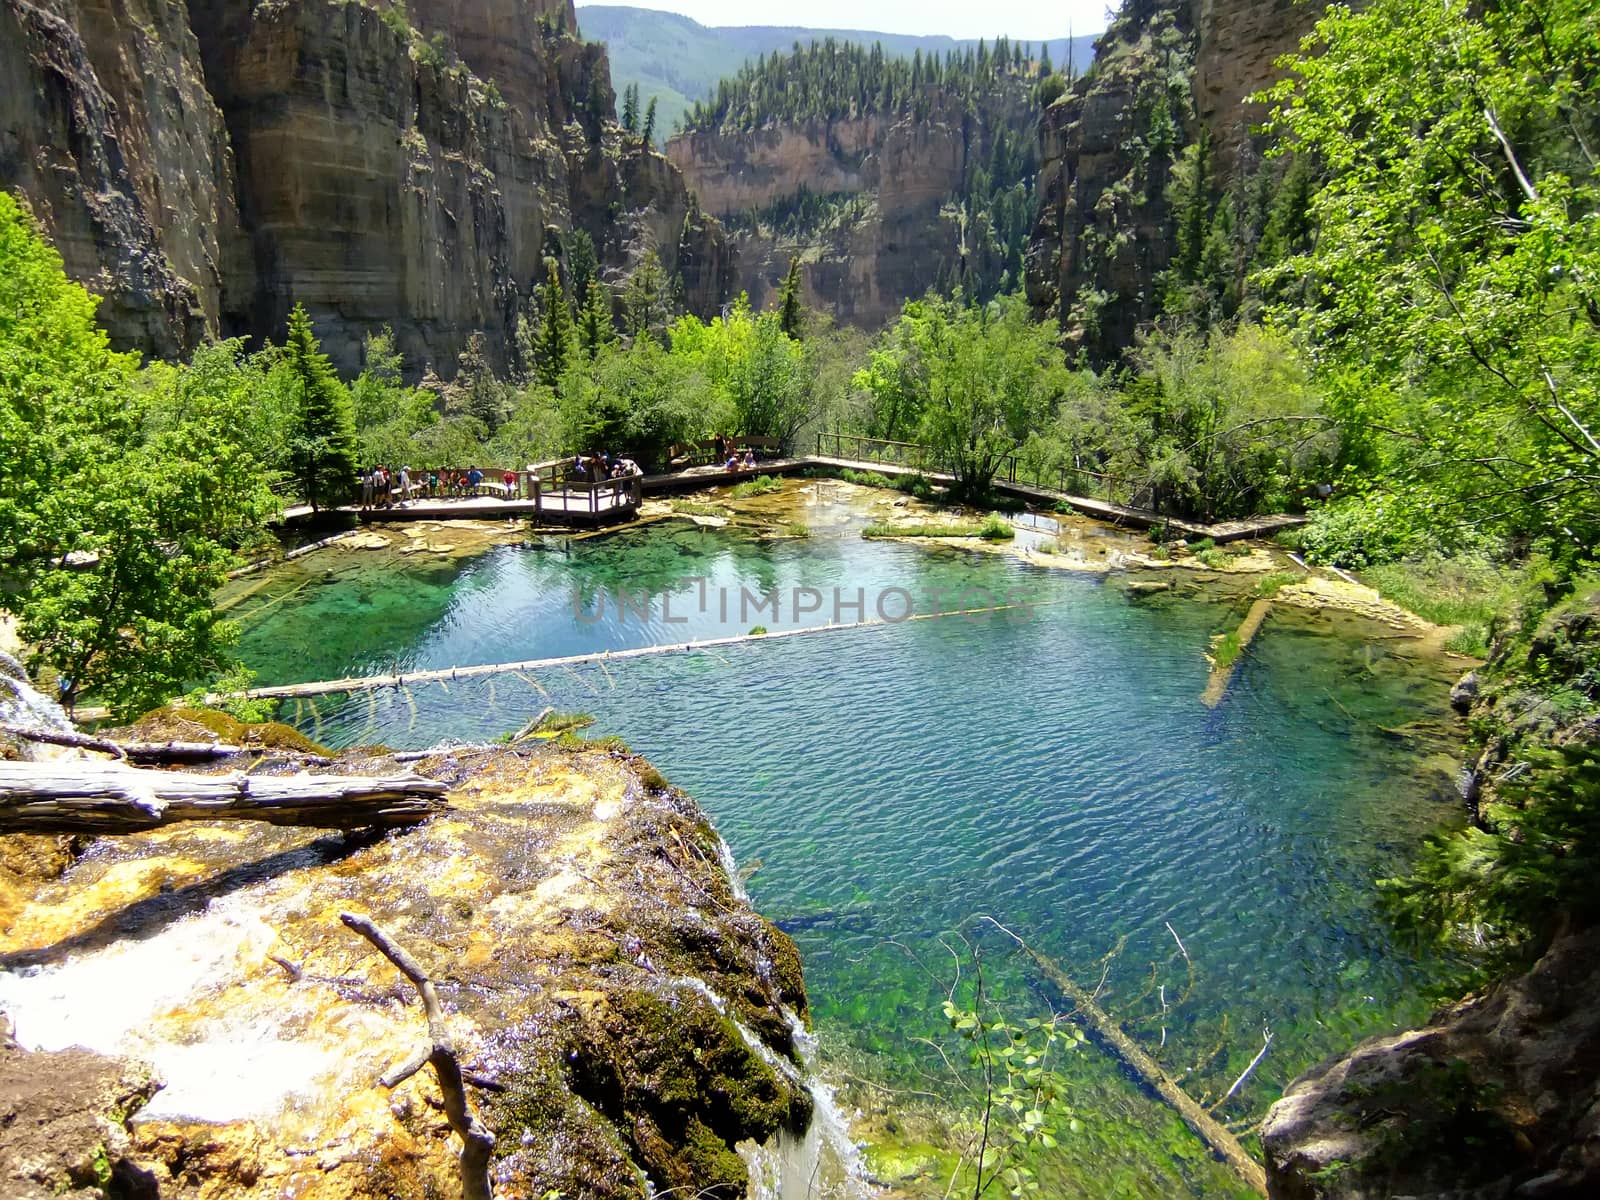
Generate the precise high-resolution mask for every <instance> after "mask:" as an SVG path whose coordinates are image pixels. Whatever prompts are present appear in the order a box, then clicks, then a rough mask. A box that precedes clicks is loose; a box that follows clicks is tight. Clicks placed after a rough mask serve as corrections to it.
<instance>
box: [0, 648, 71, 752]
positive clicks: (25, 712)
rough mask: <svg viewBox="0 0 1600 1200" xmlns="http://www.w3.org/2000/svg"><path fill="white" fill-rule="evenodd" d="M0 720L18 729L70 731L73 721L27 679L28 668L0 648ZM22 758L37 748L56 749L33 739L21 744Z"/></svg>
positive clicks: (40, 749)
mask: <svg viewBox="0 0 1600 1200" xmlns="http://www.w3.org/2000/svg"><path fill="white" fill-rule="evenodd" d="M0 724H5V725H12V726H16V727H17V728H20V729H46V730H52V731H54V732H56V733H71V732H73V729H72V722H71V721H69V720H68V719H67V714H66V711H65V710H64V709H63V708H62V707H61V706H60V705H59V704H57V703H56V702H55V701H54V700H51V699H50V698H49V697H48V696H46V695H44V693H42V692H40V691H39V690H37V689H36V688H35V687H34V686H33V684H32V683H30V682H29V681H28V672H27V671H26V670H24V669H23V666H22V664H21V663H19V662H18V661H17V660H16V659H14V658H12V657H11V655H9V654H7V653H5V652H4V651H0ZM20 749H21V751H22V755H23V757H24V758H25V759H31V758H32V757H33V756H35V755H38V754H39V753H40V751H46V752H47V753H48V754H55V753H59V751H54V750H49V749H48V748H47V747H43V746H40V745H38V744H37V743H33V742H24V743H23V744H22V746H21V747H20Z"/></svg>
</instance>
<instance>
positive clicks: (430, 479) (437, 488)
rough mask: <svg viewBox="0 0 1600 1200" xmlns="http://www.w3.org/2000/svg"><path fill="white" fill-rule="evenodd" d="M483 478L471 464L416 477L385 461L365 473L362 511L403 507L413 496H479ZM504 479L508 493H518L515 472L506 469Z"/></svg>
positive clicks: (362, 482) (429, 472)
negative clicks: (457, 469)
mask: <svg viewBox="0 0 1600 1200" xmlns="http://www.w3.org/2000/svg"><path fill="white" fill-rule="evenodd" d="M483 479H484V475H483V472H482V471H480V470H478V468H477V467H468V468H467V469H466V470H465V471H456V470H448V469H447V470H442V471H441V470H438V469H431V470H429V471H427V472H426V473H423V472H418V473H417V475H416V476H415V477H413V476H412V474H411V468H410V467H401V468H400V469H399V470H398V471H391V470H390V469H389V468H388V467H386V466H383V465H381V464H380V465H378V466H376V467H368V468H366V469H364V470H363V471H362V472H361V479H360V482H361V510H362V511H363V512H366V511H368V510H370V509H374V508H393V507H394V506H395V505H397V504H398V505H401V506H402V507H403V506H404V505H405V503H406V501H407V500H410V499H411V498H412V496H413V495H422V496H426V497H427V498H428V499H430V500H432V499H440V498H442V497H445V496H475V495H477V494H478V488H479V486H480V485H481V484H482V483H483ZM501 482H502V483H503V484H504V485H505V488H506V495H508V496H510V495H514V494H515V493H516V486H517V473H516V472H515V471H510V470H508V471H506V472H505V474H504V475H503V476H502V477H501Z"/></svg>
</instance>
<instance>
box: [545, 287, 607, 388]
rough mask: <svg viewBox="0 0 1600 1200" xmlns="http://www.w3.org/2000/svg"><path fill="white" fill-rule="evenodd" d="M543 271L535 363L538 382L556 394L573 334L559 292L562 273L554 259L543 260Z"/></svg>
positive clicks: (573, 338)
mask: <svg viewBox="0 0 1600 1200" xmlns="http://www.w3.org/2000/svg"><path fill="white" fill-rule="evenodd" d="M544 269H545V285H544V325H543V328H542V330H541V332H540V334H539V344H538V347H537V348H536V350H535V361H536V362H537V363H538V365H539V382H540V383H542V384H544V385H545V387H547V388H552V389H555V390H558V391H559V390H560V389H559V384H560V382H561V375H562V373H563V372H564V371H565V370H566V369H567V363H568V361H569V360H570V359H571V357H572V348H573V342H574V341H575V340H576V335H575V333H574V331H573V326H572V312H571V310H570V309H568V307H567V296H566V293H565V292H564V291H562V289H561V272H560V270H559V268H558V267H557V266H556V260H555V259H553V258H547V259H545V260H544ZM597 337H598V334H597ZM591 357H592V356H591Z"/></svg>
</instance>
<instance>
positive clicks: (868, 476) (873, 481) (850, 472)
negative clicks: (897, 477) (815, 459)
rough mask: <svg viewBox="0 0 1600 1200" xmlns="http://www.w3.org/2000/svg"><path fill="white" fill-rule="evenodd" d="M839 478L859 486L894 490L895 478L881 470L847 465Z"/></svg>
mask: <svg viewBox="0 0 1600 1200" xmlns="http://www.w3.org/2000/svg"><path fill="white" fill-rule="evenodd" d="M839 478H840V479H842V480H844V481H845V482H846V483H853V484H855V485H856V486H857V487H873V488H884V489H886V490H890V491H892V490H894V480H892V479H890V478H889V477H888V476H887V475H884V474H883V473H881V472H879V471H857V470H856V469H855V468H854V467H846V468H845V469H844V470H842V471H840V472H839Z"/></svg>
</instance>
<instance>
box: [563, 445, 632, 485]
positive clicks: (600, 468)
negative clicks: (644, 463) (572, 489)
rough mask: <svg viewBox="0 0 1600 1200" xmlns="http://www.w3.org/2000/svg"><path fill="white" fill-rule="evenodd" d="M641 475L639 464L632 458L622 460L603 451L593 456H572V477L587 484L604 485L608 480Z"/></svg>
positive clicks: (596, 452)
mask: <svg viewBox="0 0 1600 1200" xmlns="http://www.w3.org/2000/svg"><path fill="white" fill-rule="evenodd" d="M638 473H639V464H638V463H636V462H634V461H633V459H631V458H622V457H619V456H616V455H612V454H609V453H607V452H606V451H603V450H597V451H595V452H594V453H593V454H574V455H573V456H572V477H573V478H574V479H581V480H583V481H584V482H585V483H602V482H604V481H605V480H607V479H627V478H628V477H629V476H632V475H637V474H638Z"/></svg>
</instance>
